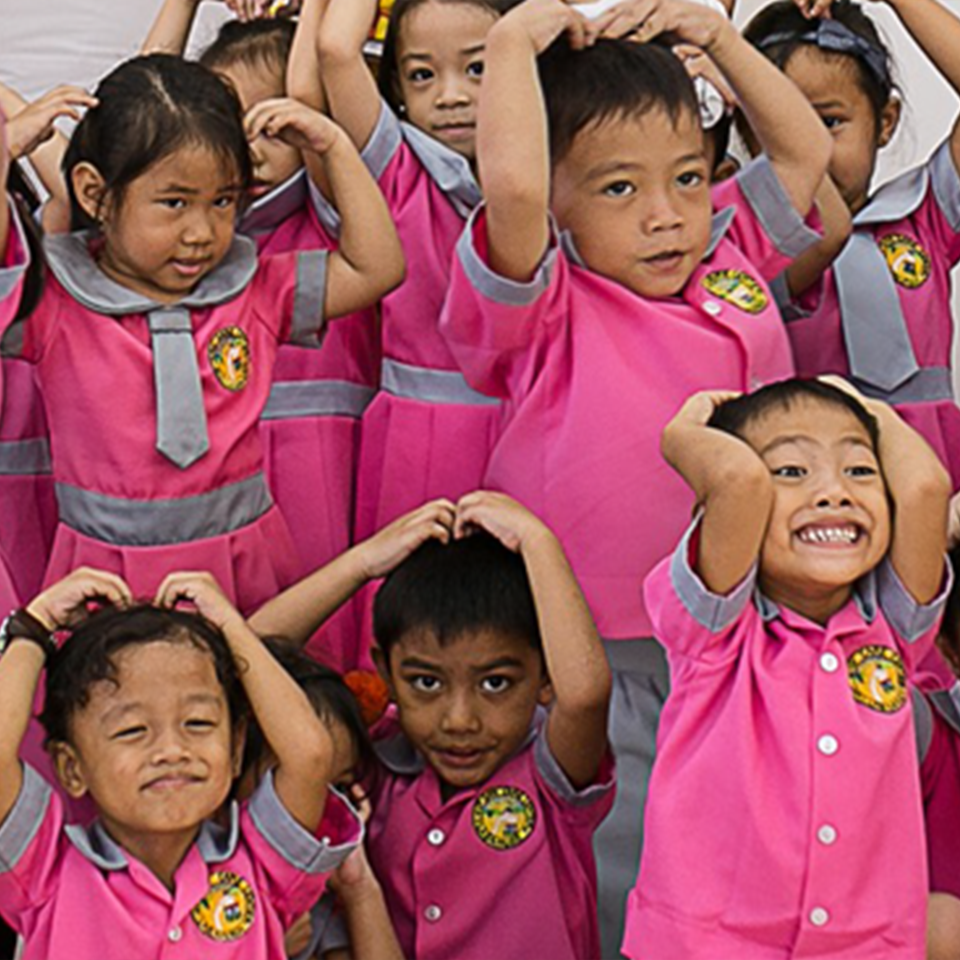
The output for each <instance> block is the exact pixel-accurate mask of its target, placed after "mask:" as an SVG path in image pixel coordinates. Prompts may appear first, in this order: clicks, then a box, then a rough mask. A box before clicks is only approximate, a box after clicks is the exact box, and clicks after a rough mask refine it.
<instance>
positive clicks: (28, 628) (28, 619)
mask: <svg viewBox="0 0 960 960" xmlns="http://www.w3.org/2000/svg"><path fill="white" fill-rule="evenodd" d="M14 640H29V641H30V642H31V643H35V644H37V646H39V647H40V648H41V649H42V650H43V652H44V654H45V655H46V656H47V658H48V659H49V657H50V656H51V654H53V653H56V650H57V644H56V642H55V641H54V639H53V635H52V634H51V632H50V631H49V630H48V629H47V628H46V627H45V626H44V625H43V623H41V622H40V621H39V620H38V619H37V618H36V617H35V616H34V615H33V614H32V613H30V611H29V610H27V609H26V608H25V607H23V608H21V609H20V610H14V611H13V612H12V613H11V614H10V616H9V617H7V619H6V620H4V621H3V623H2V624H0V654H2V653H5V652H6V650H7V648H8V647H9V646H10V644H11V643H13V641H14Z"/></svg>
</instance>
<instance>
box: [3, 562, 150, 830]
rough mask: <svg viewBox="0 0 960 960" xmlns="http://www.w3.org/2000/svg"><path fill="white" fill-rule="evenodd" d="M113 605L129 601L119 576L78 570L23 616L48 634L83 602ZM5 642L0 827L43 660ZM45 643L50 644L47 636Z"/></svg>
mask: <svg viewBox="0 0 960 960" xmlns="http://www.w3.org/2000/svg"><path fill="white" fill-rule="evenodd" d="M92 599H100V600H106V601H107V602H108V603H112V604H127V603H129V602H130V601H131V596H130V590H129V588H128V587H127V585H126V584H125V583H124V582H123V580H121V579H120V578H119V577H117V576H114V575H113V574H112V573H104V572H103V571H100V570H91V569H90V568H88V567H80V568H78V569H77V570H74V572H73V573H71V574H70V576H68V577H66V578H64V579H63V580H60V581H59V582H58V583H55V584H54V585H53V586H52V587H49V588H48V589H47V590H45V591H44V592H43V593H41V594H40V595H39V596H38V597H37V598H36V599H35V600H34V601H33V602H32V603H31V604H30V605H29V606H28V607H27V608H26V612H27V613H28V614H29V615H30V617H32V618H33V619H34V620H36V621H39V624H38V625H39V626H42V627H43V628H44V629H45V630H47V631H48V632H50V633H52V632H53V630H55V629H56V628H57V627H58V626H63V625H65V624H67V623H68V622H69V621H70V619H71V616H72V615H73V614H74V613H75V612H76V611H77V610H78V609H79V608H81V607H82V606H83V604H84V603H85V602H86V601H87V600H92ZM17 636H18V634H17V632H16V630H14V631H13V637H14V639H11V640H10V641H9V645H8V647H7V650H6V652H5V653H4V654H3V656H2V657H0V824H2V823H3V822H4V821H5V820H6V818H7V815H8V814H9V813H10V811H11V810H12V809H13V805H14V804H15V803H16V801H17V797H18V796H19V794H20V788H21V786H22V785H23V768H22V767H21V766H20V758H19V751H20V744H21V742H22V741H23V738H24V735H25V734H26V732H27V724H28V723H29V722H30V715H31V712H32V710H33V698H34V695H35V694H36V691H37V684H38V683H39V681H40V674H41V672H42V671H43V666H44V663H45V662H46V653H45V652H44V648H43V647H42V646H41V645H40V644H39V643H35V642H34V641H32V640H25V639H16V638H17ZM50 643H51V644H52V643H53V639H52V637H51V638H50Z"/></svg>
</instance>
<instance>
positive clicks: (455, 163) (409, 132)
mask: <svg viewBox="0 0 960 960" xmlns="http://www.w3.org/2000/svg"><path fill="white" fill-rule="evenodd" d="M400 131H401V133H402V135H403V139H404V140H406V142H407V143H408V144H409V146H410V149H411V150H412V151H413V152H414V153H415V154H416V155H417V158H418V159H419V161H420V162H421V163H422V164H423V166H424V169H425V170H426V171H427V173H428V174H430V178H431V179H432V180H433V182H434V183H436V185H437V186H438V187H439V188H440V189H441V190H442V191H443V192H444V194H445V195H446V197H447V199H448V200H449V201H450V203H451V204H452V205H453V208H454V209H455V210H456V211H457V213H459V214H460V216H461V217H463V218H464V219H466V218H467V217H468V216H470V214H471V213H472V212H473V209H474V207H476V206H477V204H478V203H480V201H481V200H482V199H483V195H482V194H481V192H480V187H479V186H478V184H477V180H476V177H474V175H473V170H472V169H471V168H470V163H469V162H468V161H467V158H466V157H464V156H462V155H461V154H459V153H457V152H456V151H455V150H451V149H450V148H449V147H448V146H445V145H444V144H442V143H441V142H440V141H439V140H437V139H436V138H435V137H431V136H430V134H428V133H424V132H423V131H422V130H419V129H417V127H415V126H413V125H412V124H410V123H401V124H400Z"/></svg>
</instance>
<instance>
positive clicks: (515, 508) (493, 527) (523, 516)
mask: <svg viewBox="0 0 960 960" xmlns="http://www.w3.org/2000/svg"><path fill="white" fill-rule="evenodd" d="M477 530H485V531H486V532H487V533H489V534H490V535H491V536H494V537H496V538H497V539H498V540H499V541H500V542H501V543H502V544H503V545H504V546H505V547H506V548H507V549H508V550H513V551H514V553H523V551H524V548H525V547H527V546H529V545H530V544H531V543H532V542H533V541H534V540H540V539H541V538H544V537H548V538H553V533H552V532H551V530H550V528H549V527H548V526H547V525H546V524H545V523H543V522H542V521H541V520H539V519H538V518H537V517H536V516H535V515H534V514H532V513H531V512H530V511H529V510H528V509H527V508H526V507H524V506H522V505H521V504H519V503H517V501H516V500H513V499H512V498H510V497H508V496H507V495H506V494H504V493H494V492H493V491H490V490H476V491H474V492H473V493H468V494H466V496H463V497H461V498H460V500H459V501H458V502H457V521H456V524H455V526H454V536H456V537H458V538H459V537H466V536H469V535H470V534H471V533H474V532H476V531H477Z"/></svg>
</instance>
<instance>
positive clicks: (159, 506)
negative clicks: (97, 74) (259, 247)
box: [0, 234, 326, 612]
mask: <svg viewBox="0 0 960 960" xmlns="http://www.w3.org/2000/svg"><path fill="white" fill-rule="evenodd" d="M46 259H47V264H48V266H49V271H48V276H47V278H46V285H45V288H44V293H43V296H42V299H41V300H40V303H39V305H38V306H37V308H36V309H35V310H34V311H33V313H32V314H31V315H30V317H29V318H28V320H27V321H26V322H25V323H23V324H18V325H17V326H16V327H14V329H13V330H12V331H10V332H8V335H7V337H6V340H5V348H6V349H8V350H9V349H11V347H13V348H14V349H16V350H17V352H18V353H19V355H21V356H22V357H23V358H24V359H26V360H28V361H30V362H31V363H33V364H34V365H35V367H36V370H37V377H38V381H39V384H40V389H41V391H42V394H43V399H44V404H45V406H46V410H47V417H48V423H49V428H50V444H51V457H52V464H53V475H54V481H55V484H56V493H57V501H58V505H59V513H60V523H59V525H58V527H57V531H56V536H55V539H54V544H53V549H52V553H51V557H50V561H49V563H48V566H47V570H46V574H45V582H46V583H52V582H54V581H56V580H58V579H60V578H61V577H63V576H64V575H65V574H67V573H68V572H69V571H71V570H73V569H74V568H75V567H77V566H79V565H80V564H87V565H89V566H93V567H97V568H100V569H104V570H110V571H113V572H115V573H118V574H119V575H121V576H122V577H124V579H125V580H126V581H127V582H128V583H129V584H130V587H131V588H132V590H133V591H134V593H135V594H138V595H141V596H144V597H152V596H153V594H154V592H155V591H156V589H157V587H158V586H159V584H160V581H161V580H162V579H163V577H164V576H166V575H167V574H168V573H170V572H172V571H175V570H208V571H210V572H211V573H212V574H213V575H214V576H215V577H216V578H217V580H218V582H219V583H220V584H221V586H222V587H223V589H224V590H225V591H226V592H227V594H228V596H230V598H231V599H232V600H233V601H234V602H235V603H237V605H238V606H239V608H240V609H241V610H242V611H244V612H249V611H252V610H254V609H256V608H257V607H258V606H259V605H260V604H262V603H263V602H265V601H266V600H267V599H269V598H270V597H272V596H274V595H275V594H276V593H277V592H278V591H279V590H282V589H283V588H284V587H286V586H288V585H289V584H291V583H293V582H294V581H295V580H297V579H298V578H299V577H300V576H302V575H303V572H304V571H303V567H302V564H301V562H300V560H299V558H298V557H297V554H296V550H295V548H294V546H293V543H292V542H291V539H290V535H289V531H288V529H287V525H286V523H285V522H284V520H283V518H282V517H281V515H280V513H279V511H278V510H277V508H276V507H275V506H274V505H273V501H272V499H271V497H270V493H269V490H268V488H267V485H266V482H265V480H264V477H263V454H262V447H261V444H260V438H259V433H258V422H259V418H260V414H261V412H262V410H263V408H264V406H265V405H266V402H267V396H268V394H269V390H270V383H271V377H272V371H273V362H274V358H275V356H276V350H277V345H278V343H279V342H280V341H282V340H285V339H287V338H293V339H297V340H310V339H311V338H314V337H315V336H316V331H317V329H318V328H319V327H320V325H321V323H322V309H323V298H324V286H325V276H326V273H325V266H326V254H325V253H322V252H306V253H300V254H286V255H281V256H276V257H265V258H262V259H260V260H259V261H258V259H257V257H256V254H255V250H254V247H253V244H252V243H251V242H250V241H249V240H245V239H243V238H237V239H236V240H235V241H234V244H233V246H232V247H231V250H230V252H229V253H228V254H227V256H226V258H225V259H224V261H223V262H222V263H221V264H220V265H219V266H218V267H217V268H216V269H215V270H214V271H213V272H212V273H210V274H209V275H208V276H207V277H205V278H204V279H203V280H202V281H201V283H200V284H198V286H197V288H196V289H195V290H194V291H193V293H192V294H191V295H190V297H189V298H187V299H185V300H184V301H181V303H180V304H176V305H173V306H170V307H167V308H162V307H161V305H159V304H157V303H155V302H153V301H150V300H148V299H146V298H144V297H142V296H139V295H137V294H135V293H133V292H132V291H130V290H128V289H127V288H125V287H122V286H120V285H118V284H116V283H114V282H113V281H111V280H110V279H109V278H108V277H106V275H104V274H103V273H101V272H100V270H99V268H98V267H97V266H96V263H95V262H94V260H93V258H92V257H91V255H90V252H89V249H88V246H87V240H86V238H85V237H84V236H82V235H77V234H72V235H66V236H62V237H52V238H49V239H48V240H47V242H46ZM0 278H2V274H0ZM157 314H163V316H171V315H185V322H186V333H187V335H188V340H187V342H186V344H185V346H186V347H187V359H188V361H189V359H190V351H191V341H192V352H193V355H194V356H195V362H196V366H197V368H198V371H199V387H198V389H199V394H200V396H199V398H198V399H199V401H200V402H199V404H198V405H199V407H200V413H201V414H202V416H203V417H205V421H206V434H207V437H208V441H209V449H208V450H207V452H206V453H205V454H203V455H202V456H200V457H199V459H196V460H195V461H194V462H192V463H191V464H190V465H189V466H187V467H181V466H178V465H177V463H175V462H174V461H173V460H172V459H170V458H169V457H168V456H166V455H164V454H161V453H160V452H159V451H158V449H157V446H156V443H157V440H158V433H159V432H160V431H159V427H158V405H159V404H160V401H159V400H158V398H157V396H156V395H155V394H156V391H155V384H154V380H155V376H156V377H157V378H158V380H162V379H163V378H162V376H161V375H160V372H159V371H160V368H159V367H158V366H157V364H155V362H154V356H155V354H156V352H157V350H158V347H157V346H156V344H155V343H153V344H152V342H151V331H150V327H149V321H150V318H151V316H155V315H157ZM18 341H19V342H18ZM168 342H169V341H168ZM180 342H181V343H182V342H183V341H180ZM168 372H169V371H168ZM81 374H82V375H81ZM159 389H162V384H161V385H160V388H159ZM170 392H171V391H169V390H168V391H167V393H168V395H169V394H170ZM177 439H180V437H179V435H178V437H177Z"/></svg>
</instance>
